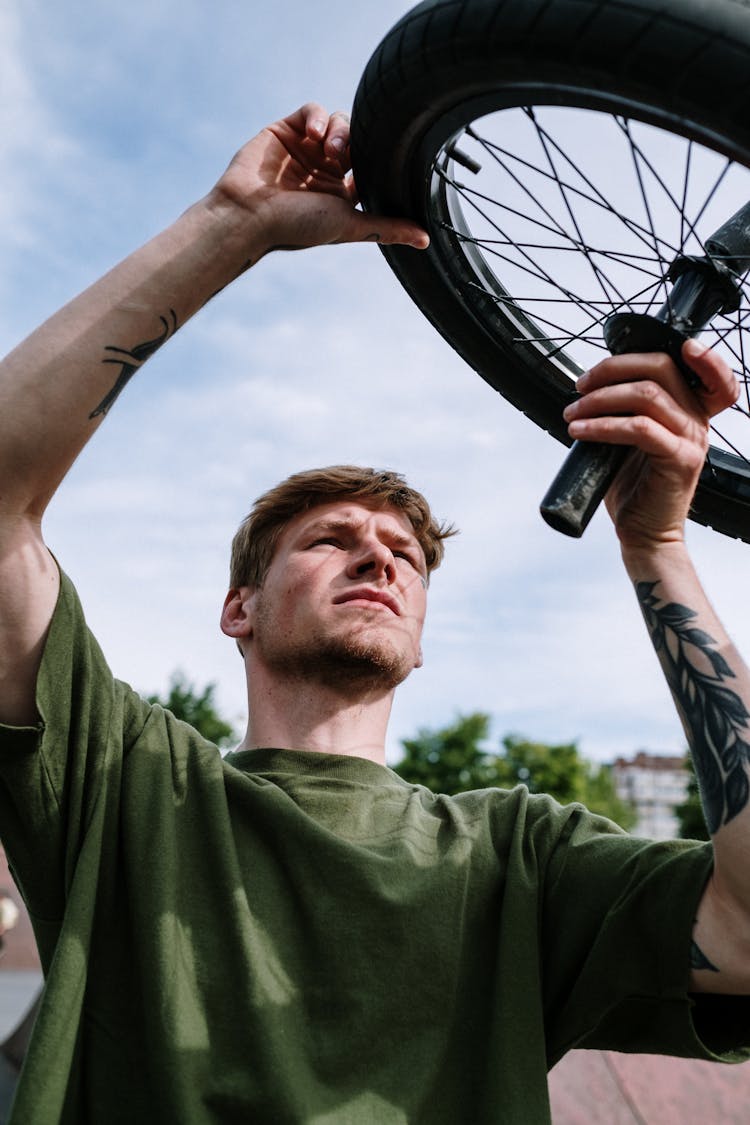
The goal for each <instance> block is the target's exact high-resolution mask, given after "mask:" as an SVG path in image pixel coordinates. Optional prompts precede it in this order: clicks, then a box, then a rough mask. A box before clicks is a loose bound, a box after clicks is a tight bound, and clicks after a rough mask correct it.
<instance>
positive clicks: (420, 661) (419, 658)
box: [414, 645, 424, 668]
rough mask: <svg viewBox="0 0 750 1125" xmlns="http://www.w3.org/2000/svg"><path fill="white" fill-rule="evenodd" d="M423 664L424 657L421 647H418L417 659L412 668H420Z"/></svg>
mask: <svg viewBox="0 0 750 1125" xmlns="http://www.w3.org/2000/svg"><path fill="white" fill-rule="evenodd" d="M423 664H424V657H423V656H422V646H421V645H420V646H419V650H418V652H417V659H416V660H415V662H414V667H415V668H421V667H422V665H423Z"/></svg>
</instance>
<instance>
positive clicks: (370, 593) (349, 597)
mask: <svg viewBox="0 0 750 1125" xmlns="http://www.w3.org/2000/svg"><path fill="white" fill-rule="evenodd" d="M345 602H370V603H371V604H373V605H382V606H383V607H384V608H385V609H389V610H390V611H391V613H395V614H396V616H397V617H400V616H401V609H400V607H399V604H398V602H397V601H396V599H395V598H394V597H393V596H392V595H391V594H389V593H388V592H387V591H386V590H373V589H371V588H369V587H362V588H360V589H357V590H347V591H346V593H343V594H339V595H338V597H336V598H334V605H343V604H344V603H345Z"/></svg>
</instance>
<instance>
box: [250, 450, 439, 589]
mask: <svg viewBox="0 0 750 1125" xmlns="http://www.w3.org/2000/svg"><path fill="white" fill-rule="evenodd" d="M335 500H342V501H346V500H354V501H360V502H361V503H363V504H365V505H367V506H368V507H372V508H386V507H392V508H397V509H398V510H399V511H401V512H403V513H404V515H405V516H406V517H407V519H408V520H409V522H410V523H411V525H412V528H413V529H414V534H415V536H416V538H417V541H418V542H419V545H420V547H421V548H422V551H423V552H424V557H425V562H426V564H427V573H428V574H430V573H431V572H432V571H433V570H436V569H437V567H439V566H440V563H441V562H442V559H443V553H444V546H443V540H444V539H447V538H448V537H449V536H451V535H455V534H456V529H455V528H454V527H452V526H451V525H450V524H444V523H438V522H437V520H436V519H435V518H434V516H433V515H432V512H431V511H430V506H429V504H428V503H427V501H426V500H425V498H424V496H422V494H421V493H420V492H417V491H416V490H415V489H413V488H410V487H409V485H408V484H407V483H406V481H405V480H404V478H403V477H402V476H401V474H400V473H394V472H391V471H390V470H389V469H365V468H360V466H358V465H331V466H329V467H328V468H325V469H309V470H307V471H306V472H302V473H294V474H292V476H290V477H287V479H286V480H284V481H282V482H281V484H277V485H276V487H275V488H271V489H269V491H268V492H264V493H263V495H262V496H259V497H258V499H257V500H256V501H255V503H254V505H253V507H252V511H251V512H250V514H249V515H248V516H246V518H245V519H244V520H243V521H242V523H241V524H240V526H239V528H238V529H237V534H236V535H235V537H234V539H233V540H232V558H231V565H230V577H229V583H230V586H231V587H232V588H233V589H234V588H236V587H238V586H261V585H262V583H263V580H264V578H265V576H266V573H267V571H268V568H269V566H270V565H271V560H272V559H273V555H274V551H275V550H276V544H277V542H278V539H279V536H280V535H281V533H282V531H283V530H284V528H285V527H286V525H287V524H288V523H289V521H290V520H292V519H293V518H294V517H295V516H297V515H299V514H300V512H307V511H309V510H310V509H311V508H316V507H319V506H320V505H321V504H329V503H331V502H332V501H335Z"/></svg>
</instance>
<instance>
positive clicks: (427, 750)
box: [394, 711, 501, 793]
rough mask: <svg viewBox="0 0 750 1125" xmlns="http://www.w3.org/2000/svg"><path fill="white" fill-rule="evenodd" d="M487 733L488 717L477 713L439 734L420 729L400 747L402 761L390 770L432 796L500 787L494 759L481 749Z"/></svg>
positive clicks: (437, 731) (461, 718)
mask: <svg viewBox="0 0 750 1125" xmlns="http://www.w3.org/2000/svg"><path fill="white" fill-rule="evenodd" d="M489 729H490V717H489V715H485V714H483V713H482V712H480V711H477V712H475V713H474V714H473V715H463V716H461V715H460V716H459V717H458V718H457V719H456V721H455V723H453V724H452V725H451V726H448V727H443V729H442V730H428V729H427V728H420V730H419V731H418V733H417V737H416V738H407V739H404V741H403V742H402V743H401V745H402V746H403V748H404V757H403V758H402V760H401V761H400V762H399V763H398V765H396V766H394V769H395V771H396V773H398V774H400V775H401V777H403V778H404V780H405V781H410V782H411V783H412V784H414V785H424V786H426V788H427V789H431V790H432V791H433V793H465V792H466V791H467V790H469V789H482V788H484V787H485V786H487V785H499V784H501V783H500V782H499V781H498V780H497V775H496V773H495V770H494V760H493V759H494V755H492V754H488V753H487V751H486V750H484V749H483V748H482V745H481V744H482V743H483V742H486V740H487V737H488V735H489Z"/></svg>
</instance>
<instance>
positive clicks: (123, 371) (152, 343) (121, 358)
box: [89, 309, 177, 419]
mask: <svg viewBox="0 0 750 1125" xmlns="http://www.w3.org/2000/svg"><path fill="white" fill-rule="evenodd" d="M159 320H160V321H161V324H162V331H161V332H160V333H159V335H158V336H155V337H154V339H153V340H144V342H143V343H142V344H136V346H135V347H134V348H131V349H130V351H128V350H127V348H118V347H116V346H115V345H114V344H108V345H107V346H106V347H105V349H104V350H105V352H112V353H113V354H112V355H108V356H105V358H104V359H103V360H102V363H114V364H117V365H118V366H119V368H120V374H119V375H118V376H117V379H116V381H115V384H114V386H113V387H112V390H111V391H109V392H108V393H107V394H106V395H105V396H104V398H103V399H102V401H101V402H100V403H99V405H98V406H97V407H96V409H95V410H92V411H91V413H90V414H89V419H93V418H98V417H99V416H100V415H104V414H106V413H107V412H108V411H109V409H110V407H111V406H113V405H114V403H115V401H116V400H117V399H118V398H119V396H120V393H121V391H122V390H123V389H124V388H125V387H126V386H127V384H128V383H129V382H130V380H131V379H132V378H133V376H134V375H135V373H136V371H138V370H139V369H140V368H141V367H142V366H143V364H144V363H145V362H146V360H147V359H150V358H151V356H152V355H153V354H154V352H156V351H158V350H159V348H160V347H161V345H162V344H163V343H164V342H165V340H168V339H169V337H170V336H172V335H174V333H175V332H176V331H177V314H176V313H175V311H174V309H170V310H169V319H167V317H164V316H160V317H159Z"/></svg>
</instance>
